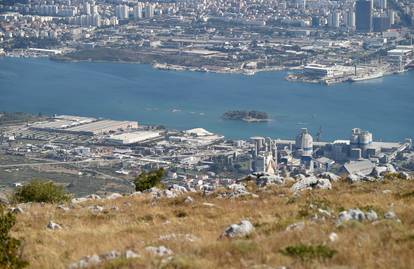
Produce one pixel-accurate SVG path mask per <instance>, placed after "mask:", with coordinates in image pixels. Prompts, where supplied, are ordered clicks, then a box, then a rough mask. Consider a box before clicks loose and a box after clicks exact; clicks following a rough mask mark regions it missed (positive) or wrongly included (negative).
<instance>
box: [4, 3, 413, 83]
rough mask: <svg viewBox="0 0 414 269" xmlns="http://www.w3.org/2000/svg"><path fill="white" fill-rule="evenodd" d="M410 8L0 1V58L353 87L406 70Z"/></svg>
mask: <svg viewBox="0 0 414 269" xmlns="http://www.w3.org/2000/svg"><path fill="white" fill-rule="evenodd" d="M413 15H414V3H413V1H410V0H356V1H355V0H344V1H328V0H324V1H320V0H292V1H286V0H265V1H255V0H243V1H232V0H229V1H216V0H214V1H205V0H190V1H188V0H186V1H180V0H171V1H169V0H166V1H148V2H139V1H135V0H96V1H93V0H17V1H11V0H4V1H2V2H1V3H0V54H3V55H7V56H16V57H28V56H30V57H34V56H48V57H50V58H51V59H53V60H56V61H123V62H124V61H126V62H138V63H145V64H151V65H152V66H154V68H159V69H167V70H193V71H200V72H226V73H228V72H230V73H243V74H254V73H256V72H259V71H269V70H280V69H288V70H291V71H290V73H289V74H288V75H287V77H286V79H288V80H292V81H305V82H313V83H324V84H331V83H338V82H345V81H351V82H357V81H361V80H367V79H375V78H379V77H382V76H384V75H387V74H393V73H400V72H404V71H406V70H407V69H409V68H412V67H413V55H414V46H413V43H412V37H413V25H414V16H413Z"/></svg>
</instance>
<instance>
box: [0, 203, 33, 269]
mask: <svg viewBox="0 0 414 269" xmlns="http://www.w3.org/2000/svg"><path fill="white" fill-rule="evenodd" d="M15 223H16V217H15V216H14V215H13V214H12V213H10V212H7V213H6V212H5V211H4V208H3V207H2V206H0V268H4V269H20V268H24V267H26V266H27V265H28V262H26V261H25V260H23V259H22V255H21V242H20V240H18V239H16V238H13V237H11V236H10V230H11V229H12V227H13V226H14V224H15Z"/></svg>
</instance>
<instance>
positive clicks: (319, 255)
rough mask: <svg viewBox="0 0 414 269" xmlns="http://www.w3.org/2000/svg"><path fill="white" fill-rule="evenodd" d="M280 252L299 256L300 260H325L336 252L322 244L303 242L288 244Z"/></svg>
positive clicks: (295, 256)
mask: <svg viewBox="0 0 414 269" xmlns="http://www.w3.org/2000/svg"><path fill="white" fill-rule="evenodd" d="M280 252H281V253H282V254H284V255H287V256H291V257H294V258H299V259H300V260H302V261H308V260H313V259H318V260H326V259H330V258H332V257H333V256H334V255H335V254H336V250H334V249H331V248H329V247H327V246H324V245H317V246H312V245H303V244H299V245H295V246H288V247H286V248H285V249H282V250H281V251H280Z"/></svg>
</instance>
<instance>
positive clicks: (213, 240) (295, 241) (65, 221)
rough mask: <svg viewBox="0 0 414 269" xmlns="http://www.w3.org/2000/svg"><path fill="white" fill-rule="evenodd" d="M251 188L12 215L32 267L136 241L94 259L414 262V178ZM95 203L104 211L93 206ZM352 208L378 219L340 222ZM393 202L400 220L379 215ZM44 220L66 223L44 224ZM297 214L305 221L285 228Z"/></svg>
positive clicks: (269, 264) (174, 263)
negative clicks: (234, 229)
mask: <svg viewBox="0 0 414 269" xmlns="http://www.w3.org/2000/svg"><path fill="white" fill-rule="evenodd" d="M252 188H253V187H252ZM252 191H254V192H255V193H256V194H257V195H258V197H244V198H237V199H225V198H224V199H223V198H222V199H219V198H216V195H214V194H213V195H210V196H208V197H203V196H202V194H198V193H196V194H191V196H192V198H193V202H192V203H186V202H184V200H185V198H186V197H187V195H184V196H182V197H179V198H173V199H161V200H158V201H154V200H152V199H151V198H150V197H149V195H142V196H135V197H121V198H118V199H114V200H94V201H87V202H84V203H80V204H75V205H67V206H68V207H70V209H69V210H67V211H65V210H62V209H61V208H57V206H56V205H51V204H31V205H28V206H27V208H26V209H25V210H24V212H23V213H20V214H18V215H17V224H16V226H15V227H14V229H13V236H15V237H17V238H21V239H23V240H24V255H23V257H24V258H26V259H27V260H28V261H29V263H30V268H39V269H48V268H50V269H51V268H54V269H58V268H68V266H69V265H70V264H71V263H73V262H76V261H78V260H79V259H81V258H82V257H84V256H87V255H93V254H98V255H101V254H103V253H107V252H109V251H112V250H116V251H119V252H125V251H126V250H133V251H134V252H135V253H137V254H139V255H140V257H139V258H134V259H126V258H117V259H114V260H111V261H106V262H103V263H101V264H100V265H99V267H96V268H279V267H282V266H286V267H288V268H414V255H413V252H412V250H413V249H414V214H413V212H414V181H404V180H387V181H385V182H376V183H362V184H354V185H349V184H348V183H345V182H337V183H335V184H334V185H333V189H332V190H313V191H305V192H302V193H300V194H293V193H292V192H291V191H290V189H289V186H284V187H273V188H267V189H263V190H257V189H252ZM206 203H207V204H206ZM94 205H99V206H102V207H103V211H101V212H99V210H96V209H95V210H93V209H91V208H90V206H94ZM350 208H359V209H361V210H363V211H364V212H365V211H367V210H369V209H373V210H375V211H376V212H377V213H378V217H379V220H377V221H368V220H365V221H362V222H359V221H348V222H344V223H342V224H338V214H339V212H341V211H343V210H347V209H350ZM390 210H392V211H394V212H395V214H396V216H397V218H398V219H399V220H397V219H384V213H386V212H388V211H390ZM93 211H95V212H93ZM328 212H329V213H328ZM329 214H330V216H329ZM242 219H248V220H250V221H251V222H252V223H253V225H254V227H255V231H254V232H253V233H252V234H250V235H249V236H246V237H244V238H239V239H227V238H222V239H219V237H220V235H221V234H222V233H223V231H224V230H225V228H226V227H227V226H228V225H230V224H233V223H238V222H239V221H240V220H242ZM50 220H53V221H54V222H56V223H58V224H60V225H61V226H62V229H60V230H50V229H47V228H46V226H47V224H48V222H49V221H50ZM301 221H303V222H304V224H305V225H304V227H303V229H301V228H300V225H299V227H298V228H296V229H289V230H287V227H288V226H289V225H290V224H293V223H298V222H301ZM332 232H334V233H336V234H337V239H336V240H335V241H332V240H330V238H329V235H330V234H331V233H332ZM161 245H163V246H165V247H167V248H169V249H171V250H172V251H173V254H172V255H170V256H164V257H158V256H154V255H151V254H149V252H148V251H146V250H145V247H148V246H161ZM321 246H322V247H321ZM289 247H290V248H289ZM312 247H313V248H312ZM327 251H328V252H329V253H328V254H329V255H327V254H326V252H327ZM330 254H332V255H330ZM330 256H332V257H331V258H330Z"/></svg>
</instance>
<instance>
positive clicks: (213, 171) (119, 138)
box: [0, 113, 414, 196]
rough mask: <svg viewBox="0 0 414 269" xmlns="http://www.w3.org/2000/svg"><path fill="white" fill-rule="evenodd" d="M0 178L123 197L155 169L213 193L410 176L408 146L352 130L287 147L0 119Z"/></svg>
mask: <svg viewBox="0 0 414 269" xmlns="http://www.w3.org/2000/svg"><path fill="white" fill-rule="evenodd" d="M0 116H1V117H0V122H2V124H1V125H0V134H1V135H0V158H1V159H0V177H1V178H2V184H3V186H2V188H4V189H13V188H15V187H19V186H21V185H22V184H24V182H25V181H30V180H32V179H33V178H49V179H53V180H54V181H56V182H59V183H61V184H63V185H64V186H65V187H66V188H68V189H69V190H70V191H71V192H72V193H75V194H76V195H77V196H82V195H83V196H84V195H87V194H90V193H111V192H120V193H130V192H133V191H134V185H133V183H132V182H133V179H134V178H135V177H136V176H137V175H139V174H140V173H141V172H143V171H148V170H154V169H158V168H161V167H162V168H164V169H165V171H168V173H167V175H166V177H165V179H164V180H165V184H166V185H167V186H169V187H170V188H172V187H173V186H175V187H176V186H180V187H184V188H187V189H188V188H190V189H194V190H203V191H212V190H214V189H216V188H218V187H224V186H231V185H233V184H236V183H240V182H242V181H243V180H246V179H250V180H254V181H256V183H257V185H259V186H266V185H268V184H275V185H277V184H283V183H285V181H286V180H289V179H291V180H294V181H296V182H297V183H296V184H295V185H294V187H293V188H297V189H298V190H300V189H302V188H308V187H312V188H327V189H329V188H331V182H333V181H336V180H338V179H339V178H342V179H344V178H346V179H347V180H348V181H350V182H358V181H361V182H362V181H377V180H381V178H382V176H383V175H384V174H387V173H399V175H400V176H401V177H404V178H407V179H408V178H409V177H410V173H411V172H412V171H413V170H414V152H413V151H412V141H411V139H406V140H405V141H400V142H383V141H375V139H374V137H375V136H374V135H375V134H372V133H370V132H369V131H366V130H361V129H359V128H354V129H352V130H349V134H344V138H346V139H341V140H335V141H330V142H322V141H321V139H320V138H321V132H320V131H319V132H318V133H316V134H313V136H312V134H310V132H309V131H308V130H307V129H306V128H303V129H300V130H298V135H297V136H296V138H294V139H292V140H282V139H277V138H269V137H259V136H258V137H251V138H250V139H247V140H229V139H226V138H225V137H223V136H221V135H218V134H214V133H211V132H209V131H207V130H205V129H203V128H195V129H191V130H185V131H174V130H167V129H165V128H163V127H162V126H141V125H139V124H138V122H136V121H118V120H108V119H98V118H91V117H80V116H69V115H55V116H53V117H45V116H30V115H27V114H22V113H3V114H1V115H0Z"/></svg>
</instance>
